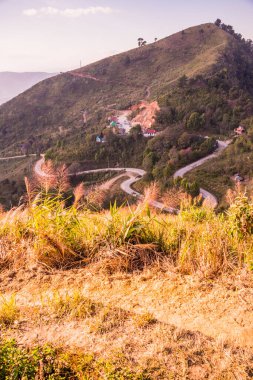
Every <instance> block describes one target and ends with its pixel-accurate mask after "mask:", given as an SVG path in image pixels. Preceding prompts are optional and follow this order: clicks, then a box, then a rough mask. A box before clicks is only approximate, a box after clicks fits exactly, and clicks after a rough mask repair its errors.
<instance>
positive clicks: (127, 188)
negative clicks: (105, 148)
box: [0, 141, 230, 214]
mask: <svg viewBox="0 0 253 380" xmlns="http://www.w3.org/2000/svg"><path fill="white" fill-rule="evenodd" d="M229 143H230V141H218V149H217V150H216V151H215V152H214V153H212V154H210V155H209V156H206V157H204V158H201V159H200V160H198V161H196V162H193V163H192V164H189V165H187V166H185V167H184V168H181V169H179V170H178V171H176V173H175V174H174V178H177V177H183V176H184V175H185V174H186V173H188V172H189V171H190V170H192V169H194V168H196V167H198V166H200V165H202V164H203V163H204V162H206V161H208V160H210V159H212V158H214V157H217V156H218V155H219V154H220V153H221V152H222V151H223V150H224V149H225V148H226V147H227V146H228V144H229ZM30 156H36V155H35V154H32V155H30ZM25 157H26V156H24V155H23V156H13V157H3V158H0V160H10V159H15V158H25ZM44 163H45V156H44V155H42V157H41V159H40V160H38V161H37V162H36V164H35V166H34V172H35V173H36V174H37V175H38V176H39V177H44V178H46V177H51V176H52V175H50V174H48V173H45V172H44V171H43V169H42V165H43V164H44ZM107 171H115V172H124V173H123V174H121V175H119V176H117V177H116V178H113V179H111V180H109V181H107V182H106V183H104V184H103V185H102V186H101V187H102V188H103V187H104V188H108V184H110V185H112V183H114V182H115V181H116V180H117V179H118V178H120V177H122V176H128V177H129V179H127V180H125V181H123V182H122V183H121V185H120V187H121V189H122V190H123V191H124V192H126V193H127V194H129V195H132V196H135V197H137V198H140V199H141V198H143V195H142V194H140V193H139V192H137V191H135V190H133V189H132V185H133V184H134V183H135V182H137V181H138V180H139V179H140V178H142V177H143V176H144V175H145V174H146V172H145V170H142V169H137V168H104V169H93V170H84V171H79V172H76V173H70V174H69V176H80V175H84V174H89V173H101V172H107ZM200 193H201V194H202V196H203V198H204V199H209V200H210V203H211V204H212V206H213V207H214V208H215V207H216V206H217V205H218V201H217V198H216V197H215V196H214V195H213V194H211V193H209V192H208V191H207V190H205V189H200ZM150 205H152V206H153V207H156V208H158V209H160V210H163V211H166V212H169V213H173V214H175V213H178V210H176V209H174V208H171V207H165V205H164V204H163V203H161V202H158V201H152V202H150Z"/></svg>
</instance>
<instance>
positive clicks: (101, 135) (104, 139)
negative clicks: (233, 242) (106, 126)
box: [96, 133, 106, 144]
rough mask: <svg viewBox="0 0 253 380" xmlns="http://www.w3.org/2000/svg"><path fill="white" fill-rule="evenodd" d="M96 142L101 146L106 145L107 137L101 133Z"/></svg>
mask: <svg viewBox="0 0 253 380" xmlns="http://www.w3.org/2000/svg"><path fill="white" fill-rule="evenodd" d="M96 142H97V143H99V144H101V143H105V142H106V138H105V136H104V135H103V133H100V135H98V136H97V137H96Z"/></svg>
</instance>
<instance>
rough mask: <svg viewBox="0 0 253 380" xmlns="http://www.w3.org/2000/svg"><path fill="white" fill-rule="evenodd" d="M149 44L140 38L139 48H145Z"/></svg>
mask: <svg viewBox="0 0 253 380" xmlns="http://www.w3.org/2000/svg"><path fill="white" fill-rule="evenodd" d="M146 44H147V41H145V40H144V39H143V38H141V37H140V38H138V46H139V47H141V46H145V45H146Z"/></svg>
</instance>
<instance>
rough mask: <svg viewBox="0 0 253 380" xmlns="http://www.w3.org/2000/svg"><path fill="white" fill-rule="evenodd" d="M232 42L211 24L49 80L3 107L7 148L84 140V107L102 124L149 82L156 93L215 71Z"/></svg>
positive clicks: (0, 142) (94, 123)
mask: <svg viewBox="0 0 253 380" xmlns="http://www.w3.org/2000/svg"><path fill="white" fill-rule="evenodd" d="M230 42H231V36H229V35H228V34H227V33H225V32H224V31H222V30H221V29H219V28H217V27H216V26H214V25H213V24H205V25H201V26H198V27H193V28H190V29H187V30H186V31H185V32H184V33H181V32H180V33H177V34H175V35H173V36H170V37H167V38H165V39H163V40H160V41H157V42H156V43H153V44H149V45H147V46H144V47H142V48H137V49H133V50H131V51H129V52H126V53H123V54H119V55H116V56H113V57H109V58H106V59H104V60H102V61H99V62H96V63H94V64H91V65H88V66H86V67H83V68H82V69H78V70H76V71H74V72H68V73H64V74H61V75H58V76H56V77H54V78H51V79H48V80H45V81H43V82H41V83H39V84H38V85H36V86H34V87H33V88H32V89H30V90H28V91H26V92H25V93H24V94H22V95H20V96H18V97H17V98H15V99H14V100H12V101H10V102H9V103H8V104H5V105H4V106H2V107H1V108H0V132H1V136H0V147H1V150H2V151H5V152H6V151H15V150H17V148H18V146H19V144H20V143H23V142H25V141H26V140H27V139H28V138H29V137H30V136H31V135H33V136H34V137H36V139H37V140H39V141H40V143H41V146H42V149H45V148H46V147H49V146H52V145H53V144H54V143H55V142H57V140H58V139H62V138H63V137H64V139H65V138H66V139H67V140H74V139H75V138H76V139H77V141H78V137H77V136H78V134H80V133H81V131H83V124H82V114H81V112H82V111H83V110H86V111H87V112H88V117H89V118H90V121H89V125H88V126H87V128H88V129H89V131H90V130H97V129H98V127H101V126H103V125H104V118H105V116H106V109H107V107H108V106H110V105H112V104H114V107H116V108H123V109H124V108H125V107H127V106H128V105H129V104H130V103H136V102H139V101H140V100H141V99H143V98H144V97H145V94H146V92H147V89H148V88H149V89H150V94H151V95H150V98H151V99H155V98H157V97H158V95H159V94H163V93H164V92H165V90H167V89H169V88H170V87H171V86H173V85H175V83H176V82H177V80H178V79H179V78H180V77H181V76H182V75H184V74H185V75H187V76H189V77H193V76H196V75H197V74H207V73H209V72H211V70H212V67H213V65H214V64H215V63H217V61H218V59H219V57H220V56H221V54H222V53H224V51H225V50H226V48H227V47H228V45H229V43H230ZM82 75H84V77H82ZM87 75H88V77H87ZM85 76H86V77H85ZM90 76H93V77H95V78H97V79H98V80H93V79H91V77H90Z"/></svg>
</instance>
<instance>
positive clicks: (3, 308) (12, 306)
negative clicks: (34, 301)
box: [0, 295, 19, 327]
mask: <svg viewBox="0 0 253 380" xmlns="http://www.w3.org/2000/svg"><path fill="white" fill-rule="evenodd" d="M18 316H19V308H18V307H17V305H16V298H15V296H14V295H12V296H11V297H10V298H7V297H5V296H3V295H0V325H3V326H5V327H8V326H10V325H12V324H13V323H14V322H15V320H16V319H17V318H18Z"/></svg>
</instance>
